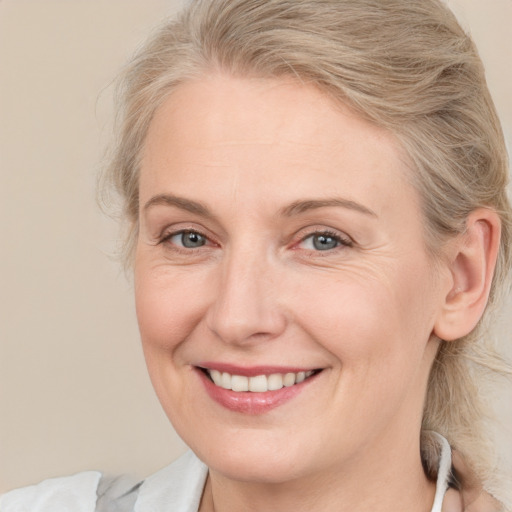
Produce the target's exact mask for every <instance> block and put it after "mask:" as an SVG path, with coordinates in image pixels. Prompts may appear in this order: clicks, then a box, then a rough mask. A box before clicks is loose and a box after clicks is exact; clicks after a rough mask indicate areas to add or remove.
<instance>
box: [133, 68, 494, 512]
mask: <svg viewBox="0 0 512 512" xmlns="http://www.w3.org/2000/svg"><path fill="white" fill-rule="evenodd" d="M404 162H405V159H404V157H403V155H402V153H401V151H400V148H399V146H398V145H397V143H396V142H395V140H394V139H393V137H392V136H391V135H389V134H388V133H386V132H385V131H383V130H381V129H379V128H377V127H375V126H373V125H371V124H368V123H367V122H365V121H364V120H362V119H360V118H358V117H357V116H356V115H354V114H353V113H352V112H351V111H350V110H348V109H346V108H341V107H339V106H335V105H334V104H333V103H332V102H331V100H329V99H328V98H326V97H325V96H324V95H323V94H322V93H320V92H319V91H317V90H316V89H314V88H313V87H310V86H305V85H301V84H297V83H295V82H291V81H285V80H280V81H274V80H254V79H253V80H249V79H237V78H233V77H229V76H223V75H214V76H208V77H205V78H204V79H203V80H201V81H198V82H189V83H186V84H185V85H182V86H180V88H178V89H177V90H175V91H174V92H173V94H172V95H171V96H170V97H169V98H168V99H167V100H166V102H165V103H164V104H163V105H162V106H161V107H160V108H159V110H158V111H157V113H156V115H155V117H154V119H153V121H152V123H151V126H150V128H149V132H148V135H147V140H146V144H145V149H144V153H143V155H142V165H141V175H140V205H141V211H140V217H139V238H138V243H137V248H136V258H135V290H136V306H137V315H138V321H139V326H140V332H141V338H142V343H143V348H144V352H145V357H146V361H147V365H148V369H149V373H150V376H151V379H152V382H153V385H154V387H155V390H156V392H157V395H158V397H159V399H160V401H161V403H162V406H163V408H164V410H165V411H166V413H167V415H168V417H169V418H170V420H171V422H172V423H173V425H174V427H175V428H176V430H177V432H178V433H179V434H180V435H181V436H182V438H183V439H184V440H185V442H186V443H187V444H188V445H189V446H190V447H191V448H192V449H193V450H194V452H195V453H196V454H197V455H198V456H199V457H200V458H201V459H202V460H203V461H204V462H205V463H206V464H207V465H208V466H209V468H210V472H209V478H208V482H207V486H206V488H205V493H204V496H203V501H202V504H201V511H203V512H204V511H208V510H216V511H217V512H222V511H228V510H229V511H231V512H233V511H235V512H236V511H268V510H280V511H294V512H296V511H301V510H304V511H305V510H308V511H311V510H322V511H336V512H340V511H348V510H350V511H352V512H354V511H359V510H361V511H363V510H365V511H367V510H379V511H392V510H393V511H395V510H396V504H397V503H400V508H401V509H402V510H408V511H427V512H428V511H429V510H430V509H431V506H432V502H433V496H434V491H435V488H434V487H435V486H434V484H433V483H432V482H429V481H428V480H427V478H426V477H425V475H424V473H423V469H422V465H421V460H420V450H419V431H420V426H421V416H422V407H423V400H424V396H425V388H426V383H427V378H428V373H429V370H430V368H431V365H432V362H433V359H434V357H435V353H436V350H437V348H438V343H439V341H438V338H437V335H438V334H439V335H440V333H443V334H444V335H445V336H449V335H450V333H452V334H457V335H458V333H459V332H460V325H461V321H460V320H459V321H458V322H457V320H456V318H455V317H456V313H455V311H456V310H457V308H456V307H455V306H453V307H452V308H451V309H449V308H447V302H450V304H451V303H452V302H453V300H452V299H453V298H454V297H455V296H457V297H458V298H460V296H461V294H462V293H463V291H464V289H465V288H468V287H469V284H468V283H469V282H470V281H471V280H468V279H466V277H467V274H468V268H471V266H470V265H468V261H469V256H467V257H466V259H465V260H463V259H462V258H463V257H464V256H461V255H460V254H461V252H460V249H458V247H459V246H457V245H453V246H451V248H450V251H451V252H449V253H447V257H446V261H447V262H448V263H447V264H446V265H444V264H441V265H437V266H434V265H433V264H432V261H431V259H430V257H429V255H428V254H427V251H426V249H425V243H424V238H423V219H422V216H421V213H420V207H419V197H418V194H417V192H416V191H415V190H414V189H413V188H412V186H411V185H410V184H409V180H408V179H407V174H408V172H410V170H409V169H408V168H407V165H406V164H405V163H404ZM162 195H167V196H171V195H172V200H170V199H169V198H168V199H167V200H165V201H164V200H162V199H161V197H162ZM155 198H160V199H155ZM176 198H179V199H178V200H176ZM333 198H337V200H341V201H342V202H339V203H337V204H336V205H335V204H330V205H329V206H320V205H319V203H315V207H314V208H313V207H311V205H312V203H307V204H308V205H309V207H307V206H304V204H302V208H298V207H297V202H300V201H305V200H314V201H325V200H332V199H333ZM191 201H193V202H195V203H191ZM196 203H200V204H201V205H202V207H204V208H203V209H198V208H197V205H196ZM192 205H196V207H195V209H194V208H192ZM292 205H295V207H292ZM206 210H207V211H206ZM474 224H475V230H474V231H475V232H477V234H476V235H475V237H474V238H475V240H477V241H478V242H479V243H483V242H482V241H484V242H485V240H494V238H492V236H491V235H488V230H487V231H486V229H487V228H485V227H482V226H483V224H484V223H482V222H480V218H475V220H474ZM183 230H188V231H193V232H194V233H199V234H201V236H203V237H204V241H205V244H204V245H202V246H200V247H197V248H187V247H184V246H183V239H182V236H181V234H180V233H181V231H183ZM326 232H328V234H329V236H331V237H333V238H334V239H336V240H338V239H339V242H338V244H339V245H338V246H336V247H334V248H331V249H329V250H318V249H316V248H315V246H314V245H313V241H314V239H315V238H314V237H315V236H318V233H326ZM471 232H472V231H471ZM315 233H316V234H317V235H315ZM479 233H480V235H479ZM486 237H487V238H486ZM475 243H476V242H475ZM488 245H489V244H488ZM490 245H492V244H490ZM488 273H489V272H488V270H485V272H483V274H482V272H480V274H479V275H487V274H488ZM491 275H492V269H491ZM458 276H460V279H459V277H458ZM460 283H462V284H463V286H458V285H459V284H460ZM466 284H467V286H466ZM456 285H457V286H458V287H456ZM454 289H456V290H457V293H454V292H453V290H454ZM482 294H483V295H485V290H484V291H483V292H482V293H481V295H482ZM459 303H460V301H459ZM447 311H449V313H450V314H451V316H450V314H448V313H447ZM454 315H455V316H454ZM471 319H472V317H471ZM466 323H468V324H469V323H471V322H470V320H467V322H466ZM454 326H455V327H454ZM457 326H458V327H459V329H458V330H457V328H456V327H457ZM438 331H439V332H438ZM445 339H449V338H445ZM203 361H216V362H224V363H230V364H236V365H240V366H251V365H287V366H297V367H304V368H321V369H322V372H321V373H320V374H319V375H317V376H316V377H315V379H314V381H311V383H309V384H308V385H307V386H305V387H304V389H303V391H302V392H301V393H300V394H299V395H298V396H296V397H294V398H293V399H292V400H290V401H289V402H287V403H285V404H283V405H281V406H279V407H277V408H275V409H273V410H271V411H268V412H266V413H265V414H260V415H247V414H243V413H239V412H233V411H230V410H227V409H225V408H223V407H222V406H220V405H219V404H218V403H216V402H214V401H213V400H212V399H211V398H210V397H209V396H208V395H207V394H206V393H205V390H204V386H203V385H202V382H201V380H200V378H199V377H198V373H197V372H196V371H194V368H195V367H196V366H197V365H198V364H199V363H201V362H203ZM450 510H456V509H452V508H451V509H450Z"/></svg>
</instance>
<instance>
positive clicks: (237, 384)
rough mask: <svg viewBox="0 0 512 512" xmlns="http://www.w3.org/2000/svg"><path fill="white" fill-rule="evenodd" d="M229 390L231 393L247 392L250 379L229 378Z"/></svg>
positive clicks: (241, 377) (236, 376)
mask: <svg viewBox="0 0 512 512" xmlns="http://www.w3.org/2000/svg"><path fill="white" fill-rule="evenodd" d="M231 389H232V390H233V391H249V389H250V379H249V378H247V377H244V376H243V375H232V376H231Z"/></svg>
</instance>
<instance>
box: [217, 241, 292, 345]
mask: <svg viewBox="0 0 512 512" xmlns="http://www.w3.org/2000/svg"><path fill="white" fill-rule="evenodd" d="M275 277H276V269H275V264H274V263H272V262H271V261H270V258H269V257H268V255H267V252H266V251H265V249H264V248H263V247H259V248H257V247H255V244H251V243H250V242H249V243H245V244H239V245H238V246H233V247H232V248H231V249H230V250H229V251H227V253H226V255H225V257H224V259H223V261H222V269H221V271H220V272H219V282H218V283H217V291H218V294H217V296H216V297H215V300H214V302H213V304H212V306H211V308H210V311H209V314H208V325H209V328H210V329H211V330H212V331H213V332H215V334H216V335H217V336H218V337H220V338H221V339H222V340H223V341H225V342H227V343H245V342H248V341H250V340H256V339H264V338H266V339H268V338H273V337H275V336H277V335H278V334H279V333H280V332H281V331H282V330H283V329H284V325H285V318H284V316H283V314H282V311H281V310H280V308H279V307H278V301H277V300H276V293H275V288H274V286H275V282H274V285H273V281H274V279H275Z"/></svg>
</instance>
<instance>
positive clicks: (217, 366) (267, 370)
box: [196, 362, 321, 377]
mask: <svg viewBox="0 0 512 512" xmlns="http://www.w3.org/2000/svg"><path fill="white" fill-rule="evenodd" d="M196 366H197V367H198V368H201V369H203V370H217V371H219V372H226V373H229V374H231V375H243V376H245V377H255V376H256V375H272V374H274V373H282V374H286V373H298V372H307V371H312V370H319V369H321V368H318V367H316V368H315V367H305V366H281V365H256V366H239V365H236V364H231V363H221V362H202V363H199V364H197V365H196Z"/></svg>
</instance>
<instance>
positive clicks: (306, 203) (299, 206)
mask: <svg viewBox="0 0 512 512" xmlns="http://www.w3.org/2000/svg"><path fill="white" fill-rule="evenodd" d="M158 205H164V206H175V207H176V208H180V209H181V210H185V211H188V212H190V213H194V214H196V215H200V216H201V217H211V218H213V217H214V215H213V214H212V213H211V212H210V210H209V209H208V207H207V206H206V205H204V204H203V203H200V202H198V201H193V200H192V199H185V198H184V197H178V196H174V195H171V194H159V195H157V196H154V197H152V198H151V199H150V200H149V201H147V203H146V204H145V205H144V211H147V210H148V209H149V208H151V207H153V206H158ZM333 206H334V207H341V208H346V209H348V210H354V211H356V212H359V213H363V214H365V215H368V216H370V217H377V214H376V213H375V212H374V211H373V210H370V208H367V207H366V206H363V205H362V204H360V203H357V202H355V201H351V200H350V199H343V198H339V197H335V198H330V199H304V200H298V201H294V202H293V203H291V204H290V205H288V206H285V207H284V208H283V209H281V211H280V214H281V215H282V216H283V217H292V216H293V215H299V214H301V213H304V212H307V211H309V210H316V209H318V208H329V207H333Z"/></svg>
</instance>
